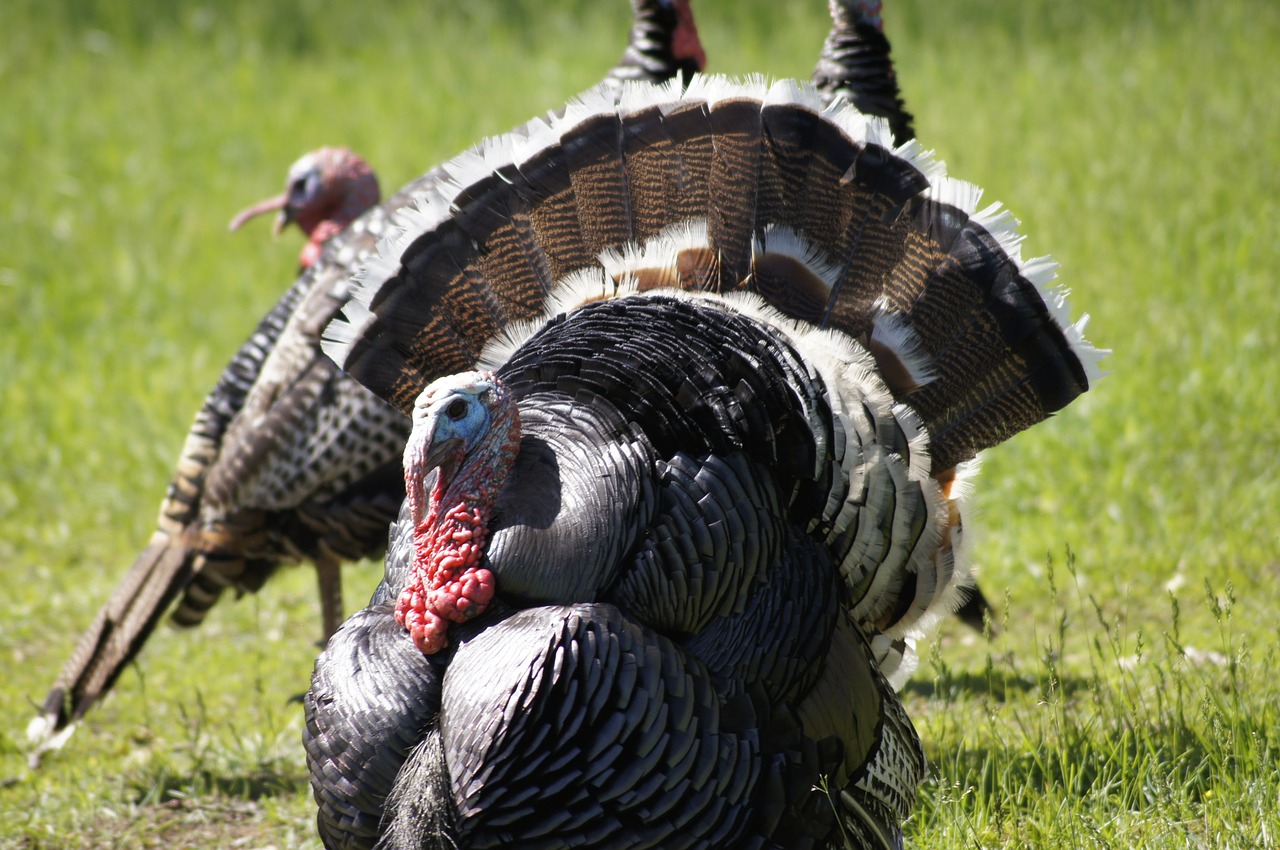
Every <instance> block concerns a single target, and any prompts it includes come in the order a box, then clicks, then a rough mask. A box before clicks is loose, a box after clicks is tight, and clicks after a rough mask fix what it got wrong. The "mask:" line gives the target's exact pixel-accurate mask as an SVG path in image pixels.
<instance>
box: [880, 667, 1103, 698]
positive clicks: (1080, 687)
mask: <svg viewBox="0 0 1280 850" xmlns="http://www.w3.org/2000/svg"><path fill="white" fill-rule="evenodd" d="M1048 687H1049V686H1048V683H1047V682H1046V681H1045V680H1044V679H1039V678H1035V677H1032V676H1011V675H1008V674H1006V673H1000V674H997V675H994V676H992V675H988V674H986V673H982V672H972V671H967V670H966V671H960V672H954V671H953V672H948V673H947V674H946V675H945V676H938V677H935V678H933V679H924V678H919V679H912V680H910V681H908V682H907V684H906V685H905V686H904V687H903V689H902V693H903V694H910V695H911V696H915V697H920V698H921V699H927V700H941V701H948V700H954V699H956V698H957V697H958V696H961V695H965V696H973V697H984V696H985V697H990V698H991V699H993V700H995V701H996V702H1007V701H1008V700H1009V699H1010V697H1012V696H1015V695H1018V694H1031V693H1041V692H1044V691H1046V690H1048ZM1093 687H1094V680H1093V679H1092V678H1091V677H1089V676H1072V675H1067V676H1062V677H1060V678H1058V679H1057V680H1056V681H1055V682H1054V684H1053V690H1054V691H1055V692H1056V693H1058V694H1061V695H1062V696H1063V697H1066V698H1071V697H1073V696H1076V695H1077V694H1080V693H1083V692H1086V691H1088V690H1090V689H1091V688H1093Z"/></svg>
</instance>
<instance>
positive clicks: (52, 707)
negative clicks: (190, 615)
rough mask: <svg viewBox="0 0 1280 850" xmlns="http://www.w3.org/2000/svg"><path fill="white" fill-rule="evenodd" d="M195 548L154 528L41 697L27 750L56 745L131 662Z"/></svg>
mask: <svg viewBox="0 0 1280 850" xmlns="http://www.w3.org/2000/svg"><path fill="white" fill-rule="evenodd" d="M195 555H196V553H195V551H194V550H193V549H191V548H190V547H189V546H187V545H184V543H183V542H182V541H181V540H175V539H173V538H172V537H171V536H170V535H168V534H166V533H165V532H163V531H157V532H156V533H155V534H154V535H153V536H152V538H151V542H150V543H149V544H148V545H147V547H146V548H145V549H143V550H142V553H141V554H139V555H138V557H137V559H136V560H135V561H134V562H133V566H132V567H131V568H130V569H129V572H128V574H127V575H126V576H125V579H124V581H122V582H121V583H120V584H119V585H117V586H116V589H115V591H114V592H113V593H112V594H111V598H110V599H108V600H107V604H106V605H104V606H103V607H102V610H101V611H99V612H98V616H97V617H96V618H95V619H94V621H93V625H91V626H90V627H89V629H88V630H87V631H85V633H84V634H83V635H82V636H81V638H80V642H79V643H78V644H77V645H76V648H75V651H74V652H72V653H71V657H70V658H68V659H67V661H66V663H65V664H63V667H62V671H61V672H60V673H59V674H58V678H57V680H56V681H55V682H54V684H53V687H52V688H51V689H50V691H49V694H48V696H47V697H45V701H44V705H43V706H42V708H41V712H40V714H39V715H37V717H36V718H35V719H34V720H32V722H31V724H30V725H29V726H28V727H27V735H28V737H29V738H31V739H32V740H33V741H34V742H36V743H37V744H38V745H39V746H38V749H37V750H36V751H35V753H34V754H33V756H32V758H33V759H38V758H39V755H40V753H42V752H44V751H47V750H50V749H56V748H57V747H59V746H61V745H62V743H63V742H64V741H65V740H66V738H67V737H68V736H69V735H70V734H71V732H72V730H74V728H75V724H76V723H77V722H79V720H80V718H81V717H82V716H83V715H84V713H85V712H86V711H87V710H88V709H89V707H90V706H91V705H93V704H94V702H96V701H97V699H98V697H99V696H101V695H102V694H103V693H104V692H105V691H107V690H108V689H110V688H111V686H112V684H114V682H115V680H116V678H117V677H119V675H120V673H121V671H123V670H124V668H125V665H127V664H128V663H129V662H130V661H132V660H133V658H134V656H136V655H137V654H138V651H139V650H140V649H141V648H142V645H143V644H144V643H145V642H146V640H147V637H148V636H149V635H150V634H151V631H152V630H153V629H154V628H155V627H156V625H157V624H158V623H159V622H160V619H161V618H162V617H163V616H164V613H165V611H166V610H168V608H169V605H170V604H171V603H172V602H173V600H174V599H176V598H177V596H178V594H179V593H181V592H182V590H183V588H184V587H186V585H187V582H188V580H189V579H190V577H191V573H192V567H193V563H194V561H195Z"/></svg>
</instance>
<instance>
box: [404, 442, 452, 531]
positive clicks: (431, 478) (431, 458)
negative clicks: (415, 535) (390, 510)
mask: <svg viewBox="0 0 1280 850" xmlns="http://www.w3.org/2000/svg"><path fill="white" fill-rule="evenodd" d="M433 430H434V429H433ZM415 442H417V446H415ZM465 449H466V444H465V443H464V441H463V439H462V438H461V437H446V438H445V439H440V440H438V439H436V438H435V435H434V434H432V433H430V432H428V433H427V434H426V435H425V439H423V440H421V441H414V440H413V438H412V437H410V441H409V444H408V446H406V449H405V456H404V471H405V483H406V485H407V486H406V490H407V492H406V494H405V495H406V496H407V497H408V499H409V510H410V515H411V516H412V517H413V524H414V525H415V526H418V525H421V524H422V520H423V518H425V517H426V513H427V504H428V503H429V502H430V500H431V499H430V491H432V490H435V489H439V488H443V487H448V486H449V482H450V481H451V480H453V476H454V473H456V472H457V471H458V464H459V461H460V460H461V458H462V453H463V451H464V450H465Z"/></svg>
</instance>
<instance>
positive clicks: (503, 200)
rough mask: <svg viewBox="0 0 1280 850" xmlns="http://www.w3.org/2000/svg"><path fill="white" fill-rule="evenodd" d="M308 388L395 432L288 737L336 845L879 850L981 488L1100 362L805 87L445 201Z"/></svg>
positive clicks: (547, 157)
mask: <svg viewBox="0 0 1280 850" xmlns="http://www.w3.org/2000/svg"><path fill="white" fill-rule="evenodd" d="M444 172H445V173H446V174H447V175H448V177H449V179H448V180H447V181H441V183H440V184H438V186H437V187H436V190H435V191H434V192H433V193H432V194H431V195H430V196H429V197H428V198H427V199H426V201H425V204H424V205H423V207H422V209H421V210H420V211H417V212H415V213H414V214H413V215H412V216H408V217H407V218H408V219H409V221H408V226H407V227H406V228H405V229H404V231H403V232H402V233H401V234H400V235H398V236H397V237H395V238H394V239H392V240H390V241H389V242H388V243H386V244H385V245H384V247H383V248H382V249H381V250H380V251H379V253H378V255H377V256H375V257H374V258H373V259H372V260H371V262H370V263H369V264H368V265H367V266H366V267H365V268H364V270H363V271H362V272H361V274H360V281H361V282H360V284H359V290H358V292H357V294H356V296H355V298H354V299H353V300H352V301H351V302H350V303H348V305H347V306H346V307H345V308H344V318H343V319H341V320H337V321H335V322H334V323H333V324H331V325H330V326H329V328H328V330H327V332H326V337H327V342H326V350H327V351H328V352H330V353H331V355H332V356H333V357H334V359H335V361H336V362H337V363H338V364H339V365H340V366H341V367H342V368H343V369H344V370H345V371H346V372H348V373H349V374H351V375H352V376H353V377H354V378H356V379H357V380H359V381H360V382H361V383H363V384H364V385H365V386H367V387H369V388H370V389H371V390H373V391H374V392H375V393H377V394H378V395H379V396H380V397H382V398H384V399H386V400H387V401H388V402H389V403H391V404H392V405H394V406H395V407H396V408H397V409H399V410H400V411H402V412H403V413H405V414H406V415H408V416H410V417H411V419H412V423H413V427H412V432H411V435H410V438H409V440H408V442H407V444H406V448H405V455H404V463H403V467H404V475H405V486H406V499H405V503H404V505H403V506H402V508H401V512H400V515H399V518H398V519H397V521H396V523H395V524H394V525H393V526H392V529H391V534H390V538H389V543H388V553H387V559H386V570H385V577H384V580H383V582H382V583H381V585H380V586H379V588H378V589H377V591H375V593H374V595H373V598H372V599H371V600H370V604H369V605H368V606H367V607H366V608H365V609H364V610H363V611H361V612H359V613H357V614H356V615H355V616H353V617H352V618H351V619H349V620H348V621H347V622H346V623H345V624H344V625H343V627H342V628H341V629H339V631H338V632H337V633H336V634H335V635H334V637H333V639H332V640H331V641H330V643H329V645H328V647H327V648H326V649H325V650H324V652H323V653H322V654H321V655H320V657H319V658H318V660H317V662H316V668H315V672H314V674H313V679H312V686H311V689H310V691H309V692H308V694H307V696H306V698H305V699H304V705H305V707H306V730H305V732H304V744H305V747H306V750H307V761H308V767H309V770H310V774H311V782H312V789H313V793H314V796H315V799H316V802H317V807H318V815H317V824H318V829H319V832H320V835H321V838H322V840H323V841H324V843H325V846H326V847H329V848H343V850H354V848H371V847H377V848H380V850H393V848H424V847H431V848H434V847H450V848H486V847H496V846H501V845H510V846H519V847H522V848H529V847H537V848H552V847H557V848H558V847H589V848H624V847H651V848H677V847H680V848H683V847H708V848H739V847H762V848H763V847H772V848H818V847H875V848H886V847H899V846H901V840H902V836H901V828H900V824H901V822H902V820H903V819H904V818H905V817H906V815H907V814H908V813H909V811H910V807H911V804H912V801H913V800H914V796H915V788H916V786H917V784H918V783H919V782H920V781H921V780H922V778H923V776H924V772H925V764H924V758H923V753H922V750H921V747H920V742H919V740H918V738H917V736H916V733H915V731H914V729H913V728H912V726H911V723H910V721H909V719H908V718H907V716H906V714H905V712H904V710H903V708H902V705H901V703H900V701H899V700H898V698H897V696H896V693H895V691H894V685H895V684H900V683H901V682H902V681H903V680H904V678H905V677H906V676H907V675H909V673H910V671H911V669H912V665H913V663H914V659H913V655H912V650H911V639H912V638H913V637H914V636H916V635H918V634H919V633H921V631H922V630H924V629H926V628H928V627H929V625H930V624H931V623H933V622H934V621H936V620H937V619H938V618H939V617H941V616H943V615H944V614H945V613H946V612H948V611H949V610H951V608H952V607H953V606H954V605H956V604H958V602H959V599H958V595H957V594H958V593H959V590H960V588H961V587H962V586H963V585H964V584H965V583H966V576H967V571H966V567H965V564H966V557H965V556H966V553H967V551H968V548H969V541H968V540H967V538H966V537H965V536H964V528H963V498H964V495H965V492H966V490H967V488H968V486H969V481H970V479H971V477H972V474H973V472H974V461H975V457H976V455H977V454H978V453H979V452H980V451H982V450H983V449H985V448H988V447H991V446H994V445H996V444H998V443H1000V442H1003V441H1004V440H1006V439H1008V438H1009V437H1011V436H1013V435H1014V434H1016V433H1017V432H1019V431H1021V430H1024V429H1026V428H1028V427H1030V426H1032V425H1034V424H1035V423H1037V422H1039V421H1041V420H1043V419H1044V418H1046V417H1047V416H1049V415H1051V414H1052V413H1054V412H1057V411H1059V410H1061V409H1062V408H1064V407H1065V406H1066V405H1067V404H1069V403H1070V402H1071V401H1072V400H1073V399H1074V398H1076V397H1077V396H1078V395H1079V394H1081V393H1082V392H1084V391H1086V390H1087V389H1088V388H1089V386H1090V385H1091V384H1092V382H1093V381H1094V380H1096V379H1097V378H1098V376H1099V374H1100V372H1099V367H1098V361H1099V359H1100V358H1101V356H1102V352H1099V351H1097V350H1096V349H1094V348H1093V347H1091V346H1090V345H1089V344H1088V343H1087V342H1086V341H1085V339H1084V337H1083V330H1084V325H1085V319H1081V320H1079V321H1078V322H1075V323H1072V322H1071V321H1070V319H1069V309H1068V307H1067V305H1066V303H1065V300H1064V298H1063V296H1062V295H1061V294H1060V293H1058V292H1055V291H1054V290H1052V289H1050V288H1049V283H1050V280H1051V279H1052V277H1053V268H1054V267H1053V265H1052V264H1051V263H1050V262H1048V261H1047V260H1045V259H1033V260H1028V261H1024V260H1022V259H1021V257H1020V251H1019V245H1020V237H1019V236H1018V235H1017V233H1016V232H1015V230H1014V226H1015V222H1014V221H1013V219H1012V217H1011V216H1009V215H1008V214H1007V213H1004V212H1002V211H1001V210H1000V208H999V207H998V205H991V206H987V207H985V208H982V209H979V208H978V201H979V198H980V191H979V190H977V189H976V188H975V187H973V186H970V185H968V184H964V183H961V182H958V181H955V180H952V179H950V178H948V177H946V176H945V174H944V173H943V170H942V167H941V166H940V165H939V164H938V163H936V162H934V161H933V160H932V159H931V158H930V156H929V155H928V154H927V153H926V152H925V151H923V150H922V149H921V147H920V146H919V145H918V144H917V143H915V142H907V143H905V144H902V145H900V146H897V147H895V146H894V145H893V143H892V140H891V136H890V131H889V129H888V126H887V124H886V123H885V122H884V121H882V120H879V119H872V118H869V117H867V116H864V115H862V114H861V113H859V112H857V111H856V110H855V109H854V108H853V107H852V106H850V105H849V104H847V103H844V102H837V103H834V104H832V105H831V106H830V107H827V108H824V102H823V99H822V97H821V95H820V94H819V93H818V92H817V91H815V90H814V89H812V88H809V87H806V86H802V85H800V84H798V83H793V82H790V81H782V82H778V83H775V84H767V83H765V82H764V81H762V80H759V79H751V80H747V81H745V82H734V81H730V80H726V79H723V78H715V77H695V78H694V80H693V82H692V83H691V84H690V85H689V86H688V88H687V89H686V90H684V91H682V90H681V89H680V88H679V87H677V86H637V87H634V88H629V89H627V90H625V91H624V92H623V94H622V96H621V98H620V99H618V100H615V98H614V97H613V96H612V95H611V94H610V93H609V92H608V91H607V90H605V89H601V90H598V91H596V92H592V93H588V94H587V95H584V96H583V97H582V98H580V99H579V100H577V101H575V102H573V103H571V104H570V105H569V107H568V108H567V109H566V110H565V111H564V112H563V113H560V114H554V115H551V116H549V117H548V118H547V119H546V120H545V121H536V122H534V123H533V124H531V125H529V126H528V127H527V128H526V132H525V133H522V134H520V135H516V136H508V137H501V138H497V139H493V140H489V141H488V142H486V143H485V144H482V145H481V146H479V147H477V148H476V149H474V150H472V151H471V152H468V153H467V154H464V155H463V156H461V157H459V158H457V159H455V160H453V161H452V162H450V163H447V164H446V165H445V166H444Z"/></svg>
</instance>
